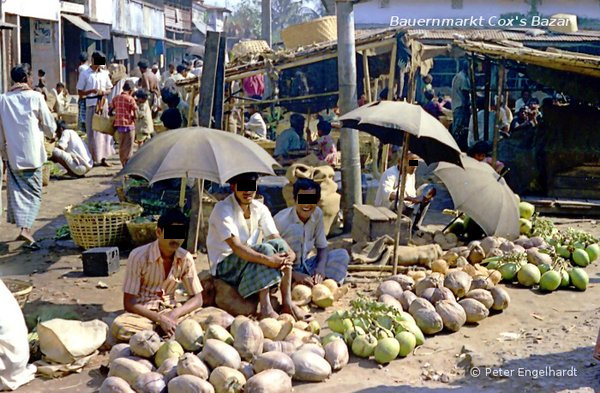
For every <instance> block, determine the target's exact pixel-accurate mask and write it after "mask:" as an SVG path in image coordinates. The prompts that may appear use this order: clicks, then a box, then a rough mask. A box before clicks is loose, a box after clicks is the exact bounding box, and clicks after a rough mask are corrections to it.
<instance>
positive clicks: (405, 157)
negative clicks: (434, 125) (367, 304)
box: [393, 132, 410, 275]
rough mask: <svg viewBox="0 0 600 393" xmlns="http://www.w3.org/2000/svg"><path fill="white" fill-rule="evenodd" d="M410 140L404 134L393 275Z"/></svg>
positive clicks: (408, 136)
mask: <svg viewBox="0 0 600 393" xmlns="http://www.w3.org/2000/svg"><path fill="white" fill-rule="evenodd" d="M409 140H410V134H409V133H408V132H405V133H404V142H403V143H402V167H401V176H402V178H401V181H400V190H399V192H400V195H402V201H401V203H400V204H399V205H398V200H399V197H398V190H396V206H397V209H396V237H395V239H394V269H393V274H394V275H395V274H397V272H398V244H399V243H400V225H401V222H402V220H401V218H402V211H403V210H404V192H405V190H406V176H405V174H406V172H408V143H409Z"/></svg>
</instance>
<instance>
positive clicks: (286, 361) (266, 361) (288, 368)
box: [254, 352, 296, 377]
mask: <svg viewBox="0 0 600 393" xmlns="http://www.w3.org/2000/svg"><path fill="white" fill-rule="evenodd" d="M269 369H278V370H281V371H284V372H285V373H286V374H287V375H289V376H290V377H292V376H293V375H294V373H295V372H296V368H295V366H294V362H293V361H292V358H291V357H289V356H288V355H286V354H285V353H283V352H265V353H263V354H261V355H259V356H258V357H257V358H256V359H255V360H254V372H255V373H256V374H258V373H260V372H262V371H265V370H269Z"/></svg>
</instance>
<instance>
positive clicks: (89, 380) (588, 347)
mask: <svg viewBox="0 0 600 393" xmlns="http://www.w3.org/2000/svg"><path fill="white" fill-rule="evenodd" d="M116 171H117V169H116V168H111V169H104V168H95V169H94V170H93V171H92V172H91V174H90V175H88V176H87V177H86V178H84V179H79V180H53V181H52V182H51V184H50V185H49V187H47V188H45V191H44V200H43V206H42V210H41V214H40V217H39V219H38V221H37V223H36V227H35V230H36V237H37V238H38V239H45V240H42V245H43V248H42V250H40V251H36V252H30V251H25V250H23V249H21V248H20V243H19V242H12V239H13V238H14V237H15V236H16V232H15V229H14V228H13V227H12V226H8V225H7V224H6V223H5V218H4V217H3V218H2V223H1V224H0V229H1V230H0V276H15V277H21V278H25V279H27V280H30V281H32V282H33V284H34V287H35V289H34V291H33V293H32V295H31V297H30V299H29V304H28V306H27V308H26V313H28V312H30V311H32V310H35V309H38V308H40V307H43V308H47V307H52V305H63V306H62V307H68V308H69V309H72V310H75V311H76V312H78V313H80V315H81V318H82V319H92V318H103V319H105V320H108V319H110V318H111V317H113V316H114V315H115V313H116V312H118V311H119V310H121V308H122V306H121V292H120V286H121V283H122V280H123V275H124V265H125V262H126V259H125V258H124V256H125V255H122V259H121V269H120V271H119V272H118V273H116V274H115V275H113V276H111V277H106V278H100V279H98V278H85V277H84V276H83V273H82V265H81V257H80V250H79V249H77V248H76V247H74V246H73V244H72V243H71V242H55V241H54V240H53V237H54V233H55V230H56V228H58V227H59V226H61V225H63V224H64V223H65V220H64V217H62V211H63V208H64V207H65V206H66V205H68V204H72V203H79V202H82V201H84V200H89V199H93V200H97V199H106V198H110V199H116V197H115V193H114V184H115V180H114V179H113V175H114V173H116ZM3 214H5V213H3ZM558 221H559V222H560V223H561V225H562V224H564V225H577V226H579V227H581V228H584V229H587V230H590V231H592V232H593V233H595V234H596V235H600V228H598V226H597V225H596V223H595V222H594V221H590V220H585V219H581V220H558ZM198 265H199V269H200V270H202V269H206V268H207V265H206V258H205V256H201V257H200V258H199V261H198ZM588 272H589V274H590V281H591V285H590V287H589V289H588V290H587V291H586V292H584V293H581V292H575V291H558V292H555V293H552V294H548V295H541V294H539V293H538V292H535V291H530V290H526V289H523V288H508V291H509V293H510V295H511V298H512V303H511V305H510V307H509V308H508V310H506V311H505V312H503V313H501V314H497V315H494V316H492V317H490V318H488V319H486V320H484V321H483V322H482V323H481V324H480V326H474V327H465V328H463V329H462V330H461V331H460V332H458V333H454V334H442V335H437V336H435V337H433V338H429V339H428V340H427V342H426V344H425V345H424V346H423V347H421V348H419V350H418V351H417V352H416V354H415V355H413V356H409V357H408V358H406V359H403V360H396V361H394V362H392V363H391V364H390V365H388V366H386V367H379V366H377V365H376V364H375V363H374V362H373V361H365V360H360V361H359V360H358V359H356V358H351V360H350V364H349V365H348V366H347V367H346V368H344V369H343V370H342V371H340V372H338V373H335V374H334V375H333V376H332V377H331V378H330V379H329V380H328V381H326V382H325V383H319V384H297V385H295V391H296V392H311V393H312V392H328V393H329V392H332V391H334V390H335V391H336V392H365V393H366V392H396V391H403V392H417V391H418V392H431V393H433V392H443V391H457V392H475V391H488V392H510V391H512V392H555V391H563V390H570V391H585V392H594V391H596V390H598V391H600V366H598V365H597V364H596V363H594V362H593V360H592V349H593V345H594V342H595V338H596V335H597V332H598V328H599V327H600V285H598V284H599V282H600V264H598V263H596V264H594V265H592V266H590V267H589V268H588ZM98 281H103V282H105V283H106V284H108V289H98V288H96V285H97V283H98ZM368 290H369V288H368V286H360V287H358V288H356V289H355V290H354V291H353V292H359V293H361V292H365V291H368ZM351 293H352V292H351ZM349 297H350V296H346V298H345V299H344V301H342V304H340V305H339V306H343V303H345V302H347V301H348V298H349ZM534 313H535V316H534V315H533V314H534ZM327 314H328V313H327ZM325 317H326V314H325V313H321V314H319V315H318V319H319V320H320V321H323V320H324V319H325ZM506 332H510V333H517V335H518V338H516V339H514V340H512V341H500V339H501V337H502V333H506ZM461 353H463V354H462V355H461ZM105 362H106V357H105V356H99V357H98V358H97V359H95V360H94V362H93V363H92V364H90V365H89V366H88V367H86V369H84V370H83V371H82V372H81V373H80V374H75V375H70V376H68V377H66V378H62V379H57V380H51V381H46V380H40V379H37V380H35V381H33V382H32V383H30V384H29V385H27V386H25V387H22V388H21V389H19V390H18V392H23V393H25V392H65V393H70V392H73V393H75V392H78V393H79V392H94V391H97V389H98V387H99V386H100V384H101V382H102V380H103V378H104V376H103V375H102V372H101V370H100V366H101V365H102V364H103V363H105ZM471 367H476V368H473V369H471ZM466 368H467V369H471V370H475V371H471V372H465V369H466ZM478 371H479V372H480V375H476V374H477V372H478ZM567 371H568V372H569V373H570V374H569V375H570V376H560V375H561V373H565V372H567ZM544 372H545V373H546V374H550V376H539V377H538V378H533V376H532V374H535V373H540V374H541V373H544ZM471 373H472V374H473V375H471ZM524 373H527V376H522V375H523V374H524Z"/></svg>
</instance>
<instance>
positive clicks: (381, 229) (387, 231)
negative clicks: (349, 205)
mask: <svg viewBox="0 0 600 393" xmlns="http://www.w3.org/2000/svg"><path fill="white" fill-rule="evenodd" d="M396 219H397V215H396V213H394V212H393V211H391V210H390V209H388V208H386V207H376V206H371V205H354V218H353V220H352V240H353V241H354V242H357V243H358V242H362V241H374V240H377V238H379V237H381V236H384V235H388V236H391V237H392V238H393V237H394V236H395V233H396ZM401 220H402V223H401V227H400V243H399V244H400V245H406V244H408V240H409V238H410V226H411V225H410V219H409V218H408V217H406V216H402V217H401Z"/></svg>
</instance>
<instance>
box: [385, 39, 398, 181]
mask: <svg viewBox="0 0 600 393" xmlns="http://www.w3.org/2000/svg"><path fill="white" fill-rule="evenodd" d="M397 53H398V41H396V40H395V41H394V43H393V44H392V53H391V54H390V72H389V74H388V85H387V88H388V94H387V99H388V101H392V100H393V99H394V84H395V79H396V56H397ZM389 151H390V146H389V145H385V146H383V152H382V154H381V173H383V172H385V170H386V169H387V166H388V154H389Z"/></svg>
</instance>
